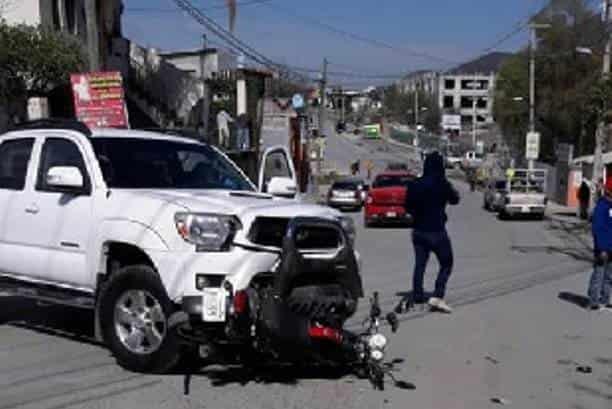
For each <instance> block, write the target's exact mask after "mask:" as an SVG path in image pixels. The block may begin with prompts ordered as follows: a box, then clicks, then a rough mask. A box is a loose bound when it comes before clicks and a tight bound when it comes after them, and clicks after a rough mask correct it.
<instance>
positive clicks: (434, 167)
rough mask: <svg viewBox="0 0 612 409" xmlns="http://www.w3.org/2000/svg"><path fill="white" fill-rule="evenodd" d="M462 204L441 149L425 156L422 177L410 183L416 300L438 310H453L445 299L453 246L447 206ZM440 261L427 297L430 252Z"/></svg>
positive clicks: (407, 207) (408, 188) (407, 201)
mask: <svg viewBox="0 0 612 409" xmlns="http://www.w3.org/2000/svg"><path fill="white" fill-rule="evenodd" d="M458 203H459V193H457V191H456V190H455V188H454V187H453V186H452V185H451V183H450V182H449V181H448V180H447V179H446V172H445V170H444V160H443V158H442V156H441V155H440V154H439V153H438V152H433V153H431V154H429V155H427V157H426V158H425V163H424V165H423V176H422V177H420V178H419V179H417V180H415V181H414V182H411V183H409V184H408V185H407V193H406V209H407V211H408V212H409V213H410V214H411V215H412V217H413V220H414V224H413V232H412V242H413V244H414V255H415V265H414V276H413V281H412V286H413V301H414V302H415V303H417V304H423V303H425V302H426V301H427V303H428V304H429V306H430V307H431V308H432V309H434V310H438V311H442V312H446V313H451V312H452V309H451V307H450V306H449V305H448V304H447V303H446V302H445V301H444V297H445V295H446V284H447V283H448V279H449V278H450V275H451V271H452V268H453V249H452V246H451V241H450V238H449V236H448V233H447V231H446V221H447V220H448V217H447V216H446V206H447V205H448V204H451V205H456V204H458ZM432 252H433V253H434V254H435V255H436V257H437V258H438V262H439V264H440V272H439V273H438V277H437V279H436V287H435V291H434V293H433V296H432V297H431V298H429V300H426V299H425V293H424V289H423V281H424V277H425V269H426V268H427V262H428V260H429V256H430V254H431V253H432Z"/></svg>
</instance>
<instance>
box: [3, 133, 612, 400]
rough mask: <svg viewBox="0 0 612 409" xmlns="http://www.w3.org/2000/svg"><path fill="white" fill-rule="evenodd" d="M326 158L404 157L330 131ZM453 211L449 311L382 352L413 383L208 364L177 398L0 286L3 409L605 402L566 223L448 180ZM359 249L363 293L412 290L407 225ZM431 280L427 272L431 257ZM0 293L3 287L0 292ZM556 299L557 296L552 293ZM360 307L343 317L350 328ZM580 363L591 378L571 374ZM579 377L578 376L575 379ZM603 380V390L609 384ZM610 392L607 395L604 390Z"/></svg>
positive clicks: (62, 317)
mask: <svg viewBox="0 0 612 409" xmlns="http://www.w3.org/2000/svg"><path fill="white" fill-rule="evenodd" d="M327 154H328V158H329V159H330V160H331V161H336V162H337V163H338V164H339V165H342V166H348V163H349V162H350V161H351V160H354V158H355V157H361V158H362V159H373V160H375V161H376V163H377V164H379V165H380V166H383V165H384V162H385V161H387V160H398V159H406V156H405V155H406V153H405V152H403V151H401V150H399V149H397V148H389V149H388V150H387V149H386V148H385V146H384V145H383V144H382V143H380V142H376V143H372V142H364V141H356V140H354V138H353V139H349V138H346V137H337V136H330V140H329V142H328V151H327ZM456 184H457V187H458V189H459V190H460V192H461V194H462V199H463V200H462V202H461V204H460V205H459V206H457V207H454V208H451V209H449V218H450V221H449V224H448V228H449V232H450V235H451V237H452V239H453V244H454V251H455V270H454V273H453V276H452V278H451V281H450V288H449V294H448V301H449V303H451V304H452V305H453V306H455V307H456V311H455V312H454V313H453V314H452V315H440V314H433V313H429V312H427V311H414V312H410V313H408V314H405V315H402V316H401V320H402V326H401V328H400V331H399V332H398V333H397V334H395V335H393V336H391V338H390V342H391V345H390V350H389V355H388V357H389V358H399V359H402V360H403V362H402V363H399V364H398V365H397V367H396V369H397V373H396V375H397V376H398V377H400V378H402V379H405V380H406V381H407V382H410V383H412V384H413V386H414V389H413V390H400V389H396V388H394V387H393V386H392V385H390V384H389V387H388V388H387V390H386V391H384V392H378V391H373V390H372V389H371V387H370V385H369V384H368V383H367V382H366V381H363V380H359V379H356V378H354V377H352V376H341V374H336V373H329V371H325V370H317V369H314V370H291V369H287V368H283V369H273V368H271V369H270V370H269V371H264V372H262V373H261V374H260V377H259V379H254V378H253V377H252V376H250V375H249V374H247V373H245V372H243V371H242V370H241V369H240V368H222V367H206V368H202V369H201V370H200V371H198V373H197V374H195V375H194V376H193V378H192V380H191V394H190V395H189V396H187V397H186V396H183V380H184V377H183V376H182V374H180V373H177V374H174V375H166V376H153V375H142V374H136V373H130V372H126V371H124V370H122V369H120V368H119V367H118V366H117V365H116V364H115V362H114V360H113V358H112V357H111V356H110V355H109V353H108V351H107V350H106V349H104V348H103V347H102V346H100V345H97V344H95V342H93V340H92V328H91V320H92V314H91V313H90V312H88V311H85V310H77V309H72V308H64V307H57V306H47V305H38V304H37V303H35V302H32V301H28V300H23V299H19V298H14V297H7V296H6V294H4V295H3V294H2V292H1V291H0V409H13V408H15V409H17V408H40V409H43V408H44V409H51V408H64V407H68V408H131V409H136V408H147V409H149V408H202V407H206V408H214V409H223V408H241V409H242V408H266V409H268V408H406V407H415V408H423V409H425V408H431V409H456V408H470V409H478V408H488V407H494V406H495V405H497V404H495V403H492V402H491V399H494V398H500V399H507V401H504V402H505V403H510V401H511V402H513V403H514V406H513V407H520V408H527V407H531V408H536V407H537V408H544V407H546V408H551V409H552V408H555V409H557V408H576V409H578V408H583V409H591V408H593V409H594V408H600V407H601V408H608V409H609V408H610V405H611V403H610V402H612V395H611V394H610V387H611V386H612V374H611V373H612V359H611V357H612V353H610V352H609V345H610V341H612V329H611V328H612V326H610V325H609V324H610V321H609V320H611V319H612V315H611V316H610V317H605V316H603V315H601V314H600V315H597V316H594V315H591V313H589V312H586V311H584V310H583V309H582V308H580V307H578V306H576V305H575V303H572V302H566V301H563V300H560V293H561V292H562V291H566V290H567V291H569V296H567V297H565V298H566V299H569V300H570V301H572V300H573V301H580V297H579V294H580V293H581V292H582V290H583V289H584V288H583V287H584V285H585V280H586V277H585V276H584V272H585V271H587V270H588V268H589V264H588V262H587V261H586V260H588V258H589V256H590V251H589V249H588V245H589V243H588V240H586V238H585V236H584V235H583V234H579V233H580V232H581V228H580V226H576V225H575V224H572V223H559V222H551V221H544V222H537V221H516V222H505V221H499V220H497V219H496V218H495V217H494V215H492V214H490V213H486V212H484V211H483V210H482V209H481V207H482V197H481V195H480V194H479V193H470V192H468V191H467V189H466V188H465V186H464V185H463V184H462V183H456ZM353 216H354V217H355V220H356V222H357V225H358V230H359V231H358V240H357V247H358V249H359V251H360V252H361V255H362V257H363V267H364V268H363V278H364V284H365V287H366V291H367V292H368V294H371V293H372V292H373V291H379V292H380V295H381V300H382V304H383V308H384V309H391V308H392V307H393V306H394V305H395V304H396V303H397V302H398V301H399V300H400V298H401V297H402V296H403V295H404V294H405V292H407V291H409V290H410V287H411V285H410V279H411V273H410V272H411V270H412V266H413V256H412V246H411V242H410V229H407V228H403V227H398V228H374V229H364V228H363V225H362V216H361V214H360V213H353ZM430 267H431V268H430V272H429V274H428V280H429V281H430V283H431V281H432V280H433V279H434V278H435V269H436V267H437V265H436V262H435V261H432V263H431V266H430ZM0 290H1V289H0ZM561 298H563V297H561ZM366 304H367V303H366V302H365V300H364V302H362V305H361V309H360V311H359V312H358V314H357V317H355V319H354V320H352V322H351V325H357V323H358V321H359V318H360V317H363V316H364V314H365V312H366ZM583 362H587V363H590V364H591V365H592V368H593V374H592V375H576V372H575V370H574V366H575V364H577V363H583ZM580 376H582V377H581V378H576V377H580ZM606 382H607V383H606ZM606 386H607V388H606Z"/></svg>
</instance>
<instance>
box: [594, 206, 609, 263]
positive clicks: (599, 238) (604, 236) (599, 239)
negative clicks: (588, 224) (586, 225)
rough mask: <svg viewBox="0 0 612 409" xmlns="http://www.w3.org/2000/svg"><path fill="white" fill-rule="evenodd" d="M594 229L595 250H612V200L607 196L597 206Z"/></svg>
mask: <svg viewBox="0 0 612 409" xmlns="http://www.w3.org/2000/svg"><path fill="white" fill-rule="evenodd" d="M592 229H593V241H594V247H595V251H596V252H600V251H612V201H610V200H608V199H606V198H605V197H602V198H601V199H599V201H598V202H597V205H596V206H595V210H594V211H593V226H592Z"/></svg>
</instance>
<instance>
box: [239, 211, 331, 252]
mask: <svg viewBox="0 0 612 409" xmlns="http://www.w3.org/2000/svg"><path fill="white" fill-rule="evenodd" d="M288 224H289V219H288V218H280V217H258V218H257V219H255V221H254V222H253V225H252V226H251V230H250V231H249V236H248V237H249V240H250V241H251V242H252V243H254V244H258V245H260V246H266V247H278V248H280V247H282V246H283V238H284V237H285V233H286V231H287V225H288ZM296 245H297V248H298V249H300V250H335V249H338V248H339V247H340V246H341V245H342V237H340V234H339V233H338V231H336V230H335V229H332V228H329V227H319V226H316V227H315V226H312V227H302V228H301V229H300V231H298V232H297V236H296Z"/></svg>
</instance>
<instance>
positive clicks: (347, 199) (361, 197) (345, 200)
mask: <svg viewBox="0 0 612 409" xmlns="http://www.w3.org/2000/svg"><path fill="white" fill-rule="evenodd" d="M367 188H368V187H367V185H366V184H365V182H364V181H363V180H362V179H358V178H351V179H343V180H339V181H336V182H334V184H333V185H332V186H331V187H330V189H329V192H328V193H327V205H328V206H330V207H335V208H341V209H345V208H351V209H361V207H362V206H363V204H364V202H365V196H366V194H367V193H366V191H367Z"/></svg>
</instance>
